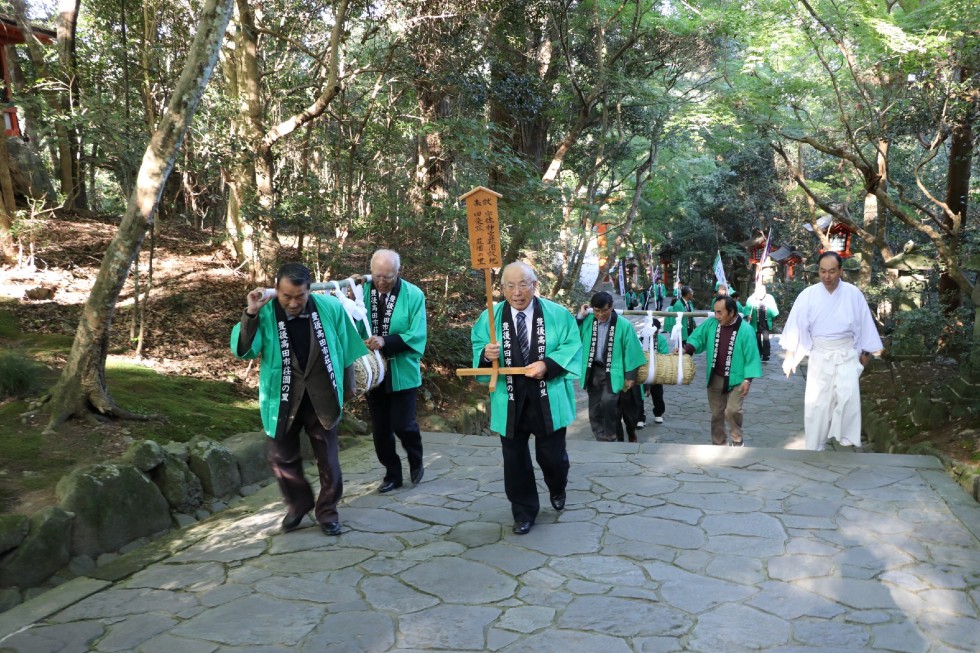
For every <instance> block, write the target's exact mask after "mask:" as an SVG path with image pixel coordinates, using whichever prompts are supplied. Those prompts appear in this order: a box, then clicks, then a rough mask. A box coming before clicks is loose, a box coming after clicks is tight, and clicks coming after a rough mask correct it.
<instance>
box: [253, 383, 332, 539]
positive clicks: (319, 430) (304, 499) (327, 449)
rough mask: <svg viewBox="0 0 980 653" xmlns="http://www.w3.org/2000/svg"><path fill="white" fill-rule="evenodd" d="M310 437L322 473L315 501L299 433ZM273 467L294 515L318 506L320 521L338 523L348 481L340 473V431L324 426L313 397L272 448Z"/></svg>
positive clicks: (275, 440) (304, 399)
mask: <svg viewBox="0 0 980 653" xmlns="http://www.w3.org/2000/svg"><path fill="white" fill-rule="evenodd" d="M301 429H305V430H306V435H307V437H309V439H310V444H311V445H312V446H313V456H314V457H315V458H316V466H317V469H318V470H319V473H320V494H319V496H317V498H316V501H314V499H313V489H312V488H311V487H310V483H309V482H308V481H307V480H306V476H305V475H304V474H303V458H302V455H301V453H300V441H299V432H300V430H301ZM269 464H270V465H271V466H272V473H273V474H274V475H275V477H276V480H277V481H278V482H279V490H280V491H281V492H282V496H283V499H284V500H285V502H286V508H287V510H288V511H289V513H290V514H292V515H300V514H305V513H307V512H309V511H310V510H311V509H313V508H314V507H315V508H316V510H315V512H314V514H315V515H316V520H317V522H319V523H321V524H325V523H327V522H335V521H337V504H338V503H340V499H341V498H342V497H343V496H344V479H343V477H342V476H341V473H340V459H339V458H338V448H337V428H336V427H334V428H332V429H328V428H326V427H324V426H323V424H321V423H320V418H319V417H317V415H316V410H314V408H313V404H312V403H311V402H310V396H309V395H307V394H304V395H303V400H302V402H301V403H300V406H299V412H297V414H296V418H295V419H294V420H293V423H292V424H290V425H289V428H288V429H286V431H284V432H283V433H282V434H281V435H280V436H279V437H277V438H274V439H273V440H272V444H271V446H270V447H269Z"/></svg>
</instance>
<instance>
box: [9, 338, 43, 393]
mask: <svg viewBox="0 0 980 653" xmlns="http://www.w3.org/2000/svg"><path fill="white" fill-rule="evenodd" d="M42 369H43V366H42V365H39V364H38V363H35V362H34V361H33V360H32V359H31V358H30V357H28V356H26V355H25V354H24V353H22V352H19V351H12V350H4V351H0V400H2V399H8V398H10V397H27V396H30V395H32V394H33V393H34V392H35V391H36V390H37V389H38V387H40V383H41V376H40V372H41V370H42Z"/></svg>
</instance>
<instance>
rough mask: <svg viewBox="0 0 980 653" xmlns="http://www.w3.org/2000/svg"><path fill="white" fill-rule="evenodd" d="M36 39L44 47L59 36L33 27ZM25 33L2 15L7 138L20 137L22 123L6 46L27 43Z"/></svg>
mask: <svg viewBox="0 0 980 653" xmlns="http://www.w3.org/2000/svg"><path fill="white" fill-rule="evenodd" d="M31 32H33V34H34V37H35V38H37V40H38V41H40V42H41V43H43V44H44V45H50V44H52V43H54V41H55V39H56V38H57V34H56V33H55V32H54V30H50V29H45V28H43V27H35V26H33V25H32V26H31ZM26 42H27V38H26V37H25V36H24V32H23V31H21V29H20V27H19V26H18V25H17V21H16V20H14V19H13V18H12V17H10V16H6V15H3V14H0V69H2V70H3V89H2V90H0V103H2V104H3V109H2V111H3V133H4V135H5V136H20V122H19V121H18V120H17V107H15V106H13V104H12V103H13V94H12V93H11V92H10V89H11V85H10V66H9V64H8V62H7V50H6V48H4V47H3V46H5V45H17V44H19V43H26Z"/></svg>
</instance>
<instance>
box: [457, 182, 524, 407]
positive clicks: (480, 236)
mask: <svg viewBox="0 0 980 653" xmlns="http://www.w3.org/2000/svg"><path fill="white" fill-rule="evenodd" d="M501 197H503V196H502V195H501V194H500V193H495V192H493V191H492V190H490V189H489V188H484V187H483V186H477V187H476V188H474V189H473V190H471V191H470V192H468V193H466V194H465V195H463V196H462V197H460V198H459V199H461V200H466V224H467V227H468V228H469V236H470V263H471V265H472V267H473V268H474V269H476V270H483V280H484V282H485V283H486V289H487V325H488V327H489V329H490V344H491V345H495V344H497V329H496V325H495V324H494V323H493V277H492V275H491V269H492V268H499V267H503V257H502V256H501V254H500V221H499V219H498V217H497V200H498V199H500V198H501ZM492 363H493V364H492V366H491V367H490V368H489V369H488V368H485V367H475V368H464V369H458V370H456V376H489V377H490V392H493V391H494V390H495V389H496V387H497V377H498V376H499V375H500V374H524V373H525V368H523V367H500V364H499V363H498V361H497V360H496V359H494V360H493V361H492Z"/></svg>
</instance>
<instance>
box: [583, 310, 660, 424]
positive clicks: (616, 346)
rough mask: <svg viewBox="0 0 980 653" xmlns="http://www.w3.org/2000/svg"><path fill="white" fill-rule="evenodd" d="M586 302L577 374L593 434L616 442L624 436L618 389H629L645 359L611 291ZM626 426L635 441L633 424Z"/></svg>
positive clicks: (633, 331) (626, 390)
mask: <svg viewBox="0 0 980 653" xmlns="http://www.w3.org/2000/svg"><path fill="white" fill-rule="evenodd" d="M589 303H590V304H591V305H592V313H591V314H589V313H588V312H587V311H588V308H589V307H588V306H586V305H584V304H583V305H582V308H581V309H580V310H579V313H578V316H577V320H578V322H579V325H580V333H581V338H582V352H583V353H584V354H585V356H583V357H582V367H581V371H580V375H579V376H580V378H581V383H582V387H583V388H585V390H586V392H588V394H589V423H590V425H591V426H592V435H594V436H595V439H596V440H599V441H600V442H615V441H616V440H622V439H623V427H622V420H623V410H622V407H621V401H620V393H621V392H629V391H630V390H632V388H633V386H634V385H635V384H636V370H637V368H638V367H640V366H641V365H643V364H644V363H646V362H647V359H646V355H645V354H644V353H643V346H642V345H641V344H640V339H639V338H638V337H637V336H636V331H635V330H634V329H633V324H632V323H631V322H630V321H629V320H627V319H626V318H624V317H620V316H618V315H616V312H615V311H614V310H613V298H612V295H610V294H609V293H607V292H597V293H596V294H594V295H592V299H591V301H590V302H589ZM641 396H642V395H641ZM627 430H628V431H629V435H630V441H631V442H635V441H636V424H635V423H634V424H632V428H628V429H627Z"/></svg>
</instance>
